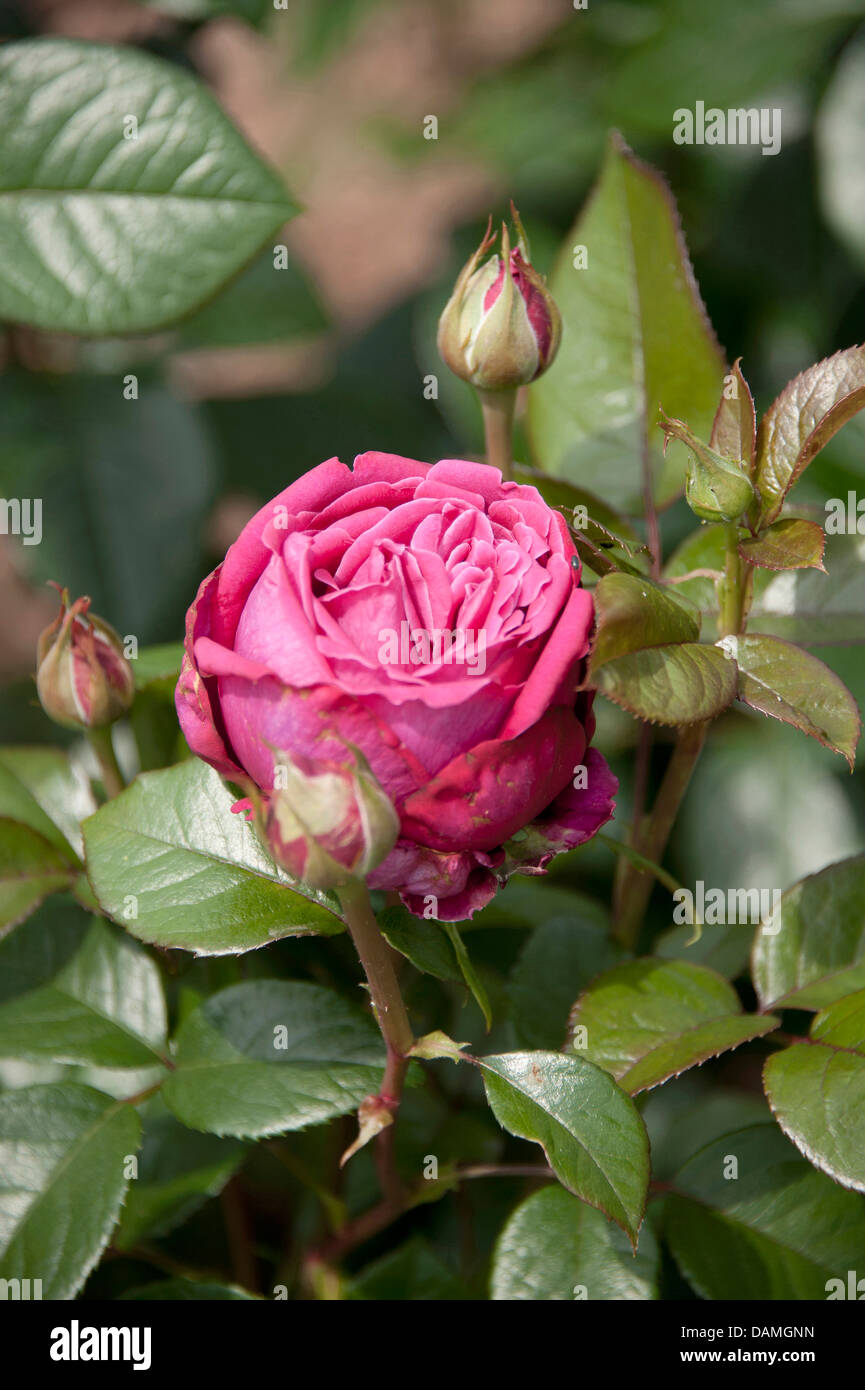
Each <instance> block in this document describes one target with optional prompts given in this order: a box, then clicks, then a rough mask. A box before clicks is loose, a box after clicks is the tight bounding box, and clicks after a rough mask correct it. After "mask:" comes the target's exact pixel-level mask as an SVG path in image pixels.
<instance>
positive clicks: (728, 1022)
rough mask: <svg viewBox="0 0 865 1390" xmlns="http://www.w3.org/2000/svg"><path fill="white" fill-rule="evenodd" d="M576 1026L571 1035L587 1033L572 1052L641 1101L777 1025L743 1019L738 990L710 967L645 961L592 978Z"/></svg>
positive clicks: (748, 1017)
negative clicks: (641, 1093)
mask: <svg viewBox="0 0 865 1390" xmlns="http://www.w3.org/2000/svg"><path fill="white" fill-rule="evenodd" d="M570 1024H571V1035H572V1036H574V1032H575V1030H578V1029H580V1028H585V1030H586V1045H585V1047H582V1046H581V1047H577V1045H576V1043H574V1045H573V1046H574V1051H575V1052H577V1053H579V1054H580V1055H581V1056H584V1057H586V1058H588V1060H589V1061H591V1062H594V1063H595V1065H596V1066H599V1067H603V1068H604V1070H605V1071H608V1072H610V1074H611V1075H612V1076H614V1077H615V1079H616V1080H617V1081H618V1082H619V1084H620V1086H622V1088H623V1089H624V1090H626V1091H627V1092H628V1094H629V1095H636V1094H637V1092H638V1091H648V1090H651V1088H652V1087H653V1086H660V1085H661V1083H662V1082H664V1081H669V1079H670V1077H672V1076H678V1075H679V1073H680V1072H683V1071H686V1070H687V1069H688V1067H696V1066H699V1065H700V1064H701V1063H702V1062H705V1061H707V1060H708V1059H709V1058H710V1057H717V1056H718V1054H719V1053H721V1052H727V1051H729V1049H730V1048H734V1047H740V1046H741V1044H742V1043H745V1042H750V1041H751V1039H753V1038H759V1037H762V1036H763V1034H765V1033H770V1032H771V1031H772V1029H773V1028H777V1027H778V1019H777V1018H772V1017H771V1015H769V1016H764V1017H757V1016H756V1015H753V1014H744V1013H743V1012H742V1005H741V1003H740V1002H739V996H738V995H737V994H736V991H735V990H734V989H733V987H732V985H730V984H729V983H728V982H727V981H726V980H724V979H722V978H721V976H720V975H716V974H715V973H714V971H712V970H707V969H706V967H705V966H702V965H691V964H690V963H688V962H686V961H658V960H651V959H646V960H632V961H626V962H625V963H624V964H622V965H616V966H614V967H613V969H612V970H608V971H607V972H606V973H605V974H604V975H601V976H599V977H598V979H596V980H593V981H592V983H591V984H590V985H589V987H588V989H586V990H585V992H584V993H583V994H582V995H581V996H580V998H579V999H578V1000H577V1002H576V1004H575V1006H574V1009H573V1012H572V1014H571V1020H570ZM578 1040H579V1038H578Z"/></svg>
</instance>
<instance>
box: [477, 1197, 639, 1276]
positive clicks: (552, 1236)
mask: <svg viewBox="0 0 865 1390" xmlns="http://www.w3.org/2000/svg"><path fill="white" fill-rule="evenodd" d="M657 1279H658V1247H657V1244H656V1242H655V1237H654V1235H653V1234H652V1230H651V1227H649V1226H645V1227H644V1228H643V1230H642V1231H641V1233H640V1247H639V1250H638V1251H637V1254H636V1257H635V1256H634V1252H633V1251H632V1249H631V1247H630V1244H629V1242H628V1240H627V1238H626V1237H625V1236H624V1235H623V1234H622V1232H621V1231H620V1230H619V1229H618V1227H617V1226H614V1225H613V1223H612V1222H611V1221H608V1220H607V1218H606V1217H605V1216H604V1214H603V1212H600V1211H595V1209H594V1208H593V1207H589V1206H586V1203H585V1202H581V1201H580V1200H579V1199H578V1198H577V1197H572V1196H571V1194H570V1193H569V1192H565V1191H564V1190H563V1189H562V1188H561V1187H546V1188H544V1189H543V1191H541V1192H535V1193H533V1195H532V1196H531V1197H529V1198H528V1199H527V1200H526V1201H525V1202H523V1203H522V1205H521V1206H519V1207H517V1209H516V1211H515V1212H514V1213H513V1215H512V1216H511V1217H509V1219H508V1221H507V1223H506V1224H505V1226H504V1227H503V1229H502V1232H501V1234H500V1236H499V1238H498V1241H497V1243H496V1249H495V1254H494V1256H493V1269H492V1279H491V1286H490V1297H491V1298H492V1299H493V1300H503V1301H505V1302H516V1301H518V1300H528V1299H531V1300H535V1301H540V1300H542V1301H544V1302H551V1301H554V1300H558V1301H560V1302H565V1301H570V1300H573V1299H574V1298H581V1299H586V1300H587V1301H589V1302H600V1301H609V1302H626V1301H633V1300H637V1299H639V1300H645V1299H655V1298H657V1297H658V1285H657Z"/></svg>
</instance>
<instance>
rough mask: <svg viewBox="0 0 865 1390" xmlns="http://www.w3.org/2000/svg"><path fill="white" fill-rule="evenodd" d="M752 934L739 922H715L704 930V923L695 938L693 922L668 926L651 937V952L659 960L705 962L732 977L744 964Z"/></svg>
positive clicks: (736, 976) (712, 968)
mask: <svg viewBox="0 0 865 1390" xmlns="http://www.w3.org/2000/svg"><path fill="white" fill-rule="evenodd" d="M752 935H753V933H751V932H749V931H748V930H747V929H746V928H745V927H741V926H726V927H725V926H715V927H711V928H709V929H708V930H707V929H706V927H705V926H704V927H703V931H702V934H701V935H700V936H699V937H698V938H697V940H696V941H695V940H694V928H693V926H689V927H670V929H669V931H665V932H662V933H661V935H660V936H659V937H657V939H656V940H655V941H653V943H652V954H653V955H655V956H660V957H661V959H662V960H684V961H688V962H689V964H691V965H705V966H706V967H707V968H708V969H709V970H715V971H717V973H718V974H719V975H723V977H724V979H725V980H736V979H738V977H739V976H740V975H742V974H743V973H744V971H745V967H746V966H747V964H748V958H749V956H750V954H751V937H752Z"/></svg>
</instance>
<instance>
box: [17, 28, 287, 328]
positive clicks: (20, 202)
mask: <svg viewBox="0 0 865 1390" xmlns="http://www.w3.org/2000/svg"><path fill="white" fill-rule="evenodd" d="M0 92H2V97H0V137H2V142H3V149H4V152H5V157H4V161H3V172H2V176H0V236H2V240H3V246H4V256H3V263H2V266H0V318H3V319H9V320H12V321H13V322H19V323H30V324H34V325H36V326H37V327H39V328H46V329H50V330H52V331H64V332H69V333H92V334H103V335H104V334H112V333H133V332H142V331H145V330H151V329H154V328H158V327H161V326H163V325H165V324H169V323H172V322H174V321H175V320H177V319H179V318H180V317H182V315H184V314H186V313H188V312H189V311H190V310H191V309H194V308H196V307H197V306H198V305H200V304H202V303H203V302H204V301H205V300H206V299H208V298H209V297H210V296H211V295H212V294H214V293H215V291H216V290H218V289H219V287H220V286H221V285H222V284H224V283H225V281H226V280H227V279H228V278H229V277H230V276H231V275H233V274H235V273H236V272H237V271H238V270H239V269H240V268H241V267H242V266H243V265H245V264H246V262H247V261H249V260H250V258H251V257H252V256H253V255H254V253H255V252H256V251H257V250H258V248H259V247H260V246H261V245H262V243H263V242H265V240H266V239H267V238H268V237H270V236H272V235H273V234H274V233H275V232H276V230H277V228H279V227H280V226H281V224H282V223H283V222H285V221H286V219H287V218H289V217H291V216H292V215H293V214H294V213H295V212H296V211H297V209H296V207H295V205H294V204H293V203H292V201H291V199H290V198H289V196H288V194H287V193H286V191H285V189H284V188H283V186H282V184H281V182H280V180H279V179H278V178H277V176H276V175H275V174H274V173H273V172H272V171H271V170H270V169H269V168H267V166H266V165H265V164H263V163H262V161H261V160H260V159H259V158H258V157H257V155H255V154H253V153H252V151H251V150H250V149H249V147H248V145H247V144H246V143H245V142H244V140H243V139H242V138H241V136H240V135H239V134H238V133H237V131H236V130H235V129H234V127H233V126H232V125H231V124H230V122H229V121H228V120H227V118H226V117H225V116H224V115H223V113H222V111H221V110H220V108H219V106H218V105H217V103H216V102H215V101H214V99H213V97H211V96H210V94H209V93H208V91H207V90H206V88H205V87H204V86H203V85H202V84H201V82H199V81H198V80H197V79H196V78H194V77H192V76H191V75H190V74H189V73H186V72H184V71H183V70H182V69H181V68H180V67H178V66H177V65H176V64H174V63H166V62H162V61H161V60H160V59H158V58H153V57H151V56H150V55H148V54H145V53H143V52H141V51H140V50H139V49H134V48H130V47H122V48H120V47H118V48H113V47H110V46H109V45H107V44H96V43H80V42H73V41H71V40H69V39H51V38H48V39H46V38H42V39H37V40H33V41H25V42H22V43H9V44H6V45H4V47H3V50H2V53H0ZM130 118H132V121H134V122H135V123H136V124H135V125H133V124H132V122H131V121H130Z"/></svg>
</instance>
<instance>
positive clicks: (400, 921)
mask: <svg viewBox="0 0 865 1390" xmlns="http://www.w3.org/2000/svg"><path fill="white" fill-rule="evenodd" d="M378 922H379V926H380V927H381V930H382V934H383V935H384V937H385V938H386V940H387V941H389V942H390V944H391V946H393V948H394V950H395V951H399V953H400V955H403V956H405V957H406V959H407V960H410V961H411V963H412V965H413V966H415V967H416V969H418V970H422V971H423V972H424V974H425V975H434V976H435V978H436V979H437V980H459V981H460V982H462V978H463V973H462V971H461V970H460V967H459V964H458V962H457V958H456V956H455V955H454V950H453V946H452V945H451V943H450V941H449V940H448V938H447V936H446V935H445V933H444V932H443V931H442V928H441V926H440V925H439V923H438V922H437V921H435V920H433V919H430V920H429V921H424V920H423V919H422V918H418V917H415V915H414V913H412V912H409V911H408V909H407V908H405V907H386V908H385V910H384V912H382V913H381V914H380V916H379V919H378Z"/></svg>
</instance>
